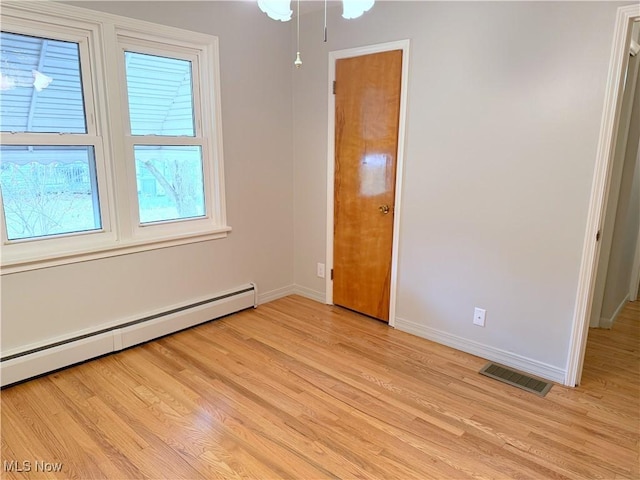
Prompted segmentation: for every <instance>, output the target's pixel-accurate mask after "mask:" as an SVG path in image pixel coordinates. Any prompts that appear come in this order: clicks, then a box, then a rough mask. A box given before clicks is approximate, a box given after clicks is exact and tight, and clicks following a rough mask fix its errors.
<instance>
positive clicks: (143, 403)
mask: <svg viewBox="0 0 640 480" xmlns="http://www.w3.org/2000/svg"><path fill="white" fill-rule="evenodd" d="M639 325H640V302H635V303H633V304H629V306H628V307H627V308H626V309H625V311H624V313H623V314H622V316H621V317H620V319H619V320H618V322H617V323H616V325H615V327H614V329H613V330H612V331H592V332H591V333H590V336H589V344H588V352H587V359H586V368H585V373H584V382H583V385H582V386H581V387H579V388H576V389H568V388H564V387H561V386H558V385H555V386H554V387H553V388H552V389H551V391H550V392H549V393H548V395H547V396H546V397H545V398H540V397H537V396H535V395H532V394H529V393H527V392H524V391H522V390H519V389H516V388H514V387H510V386H507V385H504V384H502V383H500V382H497V381H495V380H491V379H489V378H486V377H483V376H481V375H479V374H478V373H477V371H478V370H479V369H480V368H481V366H482V365H483V364H484V363H485V361H484V360H482V359H480V358H477V357H474V356H471V355H467V354H464V353H460V352H457V351H455V350H452V349H449V348H446V347H443V346H439V345H436V344H434V343H431V342H428V341H426V340H423V339H420V338H417V337H414V336H411V335H408V334H405V333H402V332H399V331H396V330H394V329H391V328H389V327H387V326H386V325H384V324H382V323H379V322H377V321H374V320H370V319H368V318H363V317H360V316H358V315H357V314H354V313H352V312H348V311H345V310H342V309H340V308H337V307H329V306H325V305H321V304H318V303H315V302H312V301H309V300H306V299H304V298H301V297H296V296H293V297H288V298H285V299H281V300H278V301H275V302H272V303H270V304H267V305H263V306H261V307H259V308H258V309H257V310H248V311H245V312H242V313H240V314H237V315H233V316H229V317H226V318H224V319H221V320H218V321H215V322H211V323H209V324H206V325H203V326H200V327H197V328H193V329H191V330H188V331H185V332H181V333H178V334H175V335H173V336H170V337H166V338H163V339H161V340H158V341H154V342H151V343H148V344H145V345H143V346H140V347H136V348H133V349H130V350H127V351H124V352H120V353H118V354H115V355H111V356H107V357H104V358H101V359H98V360H95V361H92V362H88V363H85V364H83V365H80V366H77V367H73V368H70V369H67V370H64V371H61V372H58V373H55V374H52V375H49V376H47V377H42V378H40V379H37V380H33V381H30V382H27V383H24V384H21V385H17V386H14V387H10V388H8V389H5V390H4V391H3V392H2V399H1V404H2V460H3V461H6V462H9V461H11V460H17V461H19V462H22V461H30V462H31V468H32V471H31V472H28V473H27V472H23V473H16V472H13V473H7V472H4V473H3V477H4V478H16V479H23V478H46V477H54V478H56V475H57V478H82V479H85V478H110V479H116V478H171V479H174V478H175V479H177V478H194V479H197V478H236V477H250V478H264V479H272V478H301V479H315V478H380V479H383V478H384V479H391V478H399V479H412V478H416V479H427V478H438V479H464V478H518V479H527V478H529V479H547V478H551V479H561V478H576V479H577V478H580V479H583V478H605V479H617V478H636V479H637V478H640V472H639V467H638V463H639V459H638V453H639V436H640V433H639V429H640V423H639V416H640V399H639V397H640V378H639V377H640V359H639V333H640V332H639ZM36 461H40V462H42V461H45V462H51V463H53V462H62V464H63V465H62V472H61V473H58V474H52V473H43V472H38V473H36V472H35V468H36V465H35V462H36ZM39 465H41V464H39ZM6 466H7V464H6V463H4V464H3V469H4V467H6Z"/></svg>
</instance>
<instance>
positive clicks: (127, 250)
mask: <svg viewBox="0 0 640 480" xmlns="http://www.w3.org/2000/svg"><path fill="white" fill-rule="evenodd" d="M230 231H231V227H229V226H225V227H220V228H217V229H215V230H210V231H208V232H206V233H201V234H196V235H194V234H189V235H182V236H175V237H169V238H162V239H158V240H153V241H150V240H138V241H135V240H133V241H127V242H123V241H120V242H118V243H116V244H113V243H112V244H110V245H104V246H99V247H94V248H91V250H87V251H80V252H70V253H68V254H63V255H57V256H55V257H50V256H49V257H42V258H33V257H32V258H29V259H11V258H5V255H4V253H5V252H3V255H2V266H1V267H0V275H11V274H14V273H20V272H26V271H30V270H38V269H41V268H50V267H57V266H60V265H68V264H72V263H80V262H87V261H90V260H98V259H101V258H108V257H117V256H120V255H129V254H132V253H140V252H146V251H149V250H158V249H160V248H168V247H176V246H180V245H188V244H190V243H199V242H206V241H209V240H216V239H219V238H225V237H226V236H227V235H228V233H229V232H230Z"/></svg>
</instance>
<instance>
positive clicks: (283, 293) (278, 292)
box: [258, 285, 295, 305]
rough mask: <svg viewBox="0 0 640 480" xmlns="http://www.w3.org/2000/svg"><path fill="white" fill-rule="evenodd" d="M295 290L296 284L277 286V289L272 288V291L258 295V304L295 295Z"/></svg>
mask: <svg viewBox="0 0 640 480" xmlns="http://www.w3.org/2000/svg"><path fill="white" fill-rule="evenodd" d="M294 290H295V287H294V285H287V286H286V287H282V288H276V289H275V290H271V291H270V292H265V293H261V294H260V295H258V305H262V304H263V303H269V302H273V301H274V300H278V299H279V298H283V297H287V296H289V295H293V294H294V293H295V291H294Z"/></svg>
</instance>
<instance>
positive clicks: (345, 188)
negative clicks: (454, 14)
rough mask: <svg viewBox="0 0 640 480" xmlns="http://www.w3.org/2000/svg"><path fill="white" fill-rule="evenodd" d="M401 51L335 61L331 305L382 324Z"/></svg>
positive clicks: (386, 315)
mask: <svg viewBox="0 0 640 480" xmlns="http://www.w3.org/2000/svg"><path fill="white" fill-rule="evenodd" d="M401 78H402V50H393V51H389V52H382V53H375V54H371V55H363V56H360V57H352V58H345V59H340V60H337V61H336V84H335V105H336V112H335V115H336V117H335V122H336V127H335V128H336V130H335V184H334V238H333V242H334V244H333V252H334V258H333V303H335V304H336V305H341V306H343V307H346V308H349V309H352V310H355V311H358V312H361V313H364V314H365V315H369V316H372V317H375V318H378V319H380V320H383V321H385V322H388V321H389V294H390V283H391V250H392V241H393V217H394V199H395V182H396V156H397V152H398V122H399V116H400V86H401Z"/></svg>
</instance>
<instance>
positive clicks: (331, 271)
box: [331, 268, 333, 280]
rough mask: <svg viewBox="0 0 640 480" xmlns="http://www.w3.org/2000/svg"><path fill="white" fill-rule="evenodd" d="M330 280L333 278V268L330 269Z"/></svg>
mask: <svg viewBox="0 0 640 480" xmlns="http://www.w3.org/2000/svg"><path fill="white" fill-rule="evenodd" d="M331 280H333V268H332V269H331Z"/></svg>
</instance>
